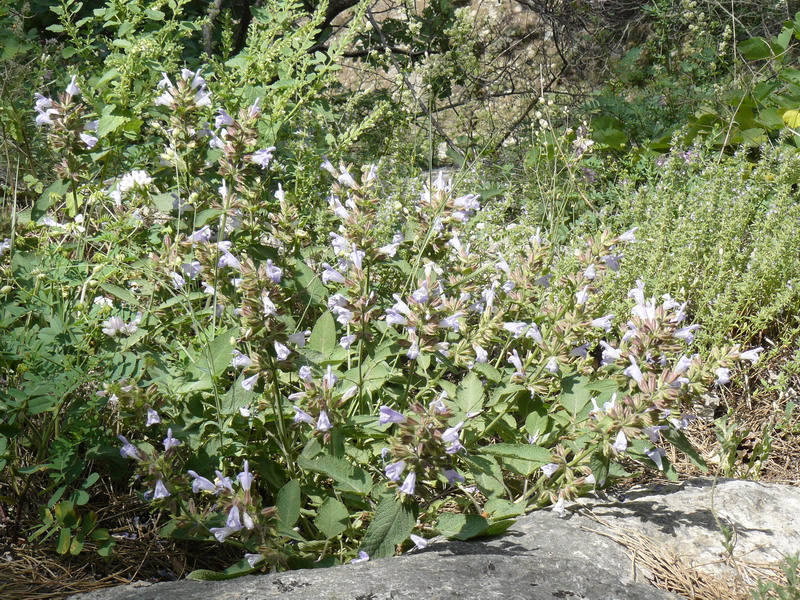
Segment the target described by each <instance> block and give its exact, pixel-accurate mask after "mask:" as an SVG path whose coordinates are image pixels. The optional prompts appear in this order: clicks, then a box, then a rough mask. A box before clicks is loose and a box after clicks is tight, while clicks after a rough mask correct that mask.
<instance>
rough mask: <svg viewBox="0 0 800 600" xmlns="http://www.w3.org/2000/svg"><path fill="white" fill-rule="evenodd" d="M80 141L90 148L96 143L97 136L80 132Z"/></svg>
mask: <svg viewBox="0 0 800 600" xmlns="http://www.w3.org/2000/svg"><path fill="white" fill-rule="evenodd" d="M81 141H82V142H83V143H84V144H85V145H86V147H87V148H88V149H89V150H91V149H92V148H94V147H95V146H96V145H97V138H96V137H95V136H93V135H91V134H88V133H81Z"/></svg>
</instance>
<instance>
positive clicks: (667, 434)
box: [661, 427, 708, 473]
mask: <svg viewBox="0 0 800 600" xmlns="http://www.w3.org/2000/svg"><path fill="white" fill-rule="evenodd" d="M661 435H663V436H664V438H666V440H667V441H668V442H670V443H671V444H672V445H673V446H675V447H676V448H677V449H678V450H680V451H681V452H683V453H684V454H685V455H686V456H688V457H689V460H691V461H692V463H693V464H694V465H695V466H696V467H697V468H698V469H700V470H701V471H703V473H706V472H708V465H707V464H706V461H705V460H703V457H702V456H700V453H699V452H698V451H697V450H696V449H695V447H694V446H692V443H691V442H690V441H689V440H688V439H687V438H686V436H685V435H683V432H682V431H680V430H679V429H673V428H672V427H670V428H669V429H665V430H663V431H662V432H661Z"/></svg>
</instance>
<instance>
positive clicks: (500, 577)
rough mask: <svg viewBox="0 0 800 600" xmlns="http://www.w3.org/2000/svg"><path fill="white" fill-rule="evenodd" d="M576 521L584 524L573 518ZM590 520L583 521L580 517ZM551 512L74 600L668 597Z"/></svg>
mask: <svg viewBox="0 0 800 600" xmlns="http://www.w3.org/2000/svg"><path fill="white" fill-rule="evenodd" d="M581 519H582V518H581ZM586 521H587V522H588V519H587V520H586ZM576 522H577V519H559V518H558V517H557V516H556V515H554V514H553V513H550V512H541V513H536V514H535V515H531V516H528V517H524V518H522V519H520V520H519V521H518V522H517V523H516V524H515V525H514V526H513V527H512V528H511V529H509V530H508V531H507V532H506V533H505V534H504V535H502V536H500V537H497V538H494V539H489V540H476V541H469V542H459V541H446V540H439V541H435V542H433V543H432V544H431V545H430V546H429V547H428V548H427V549H425V550H424V551H421V552H414V553H410V554H407V555H405V556H400V557H394V558H384V559H380V560H374V561H369V562H364V563H358V564H354V565H343V566H340V567H333V568H330V569H310V570H303V571H289V572H284V573H277V574H273V575H260V576H247V577H241V578H239V579H234V580H229V581H219V582H216V581H215V582H206V581H202V582H201V581H175V582H169V583H158V584H154V585H150V586H147V587H144V586H141V585H139V586H136V587H133V586H122V587H117V588H111V589H106V590H99V591H95V592H91V593H89V594H83V595H80V596H73V598H76V599H77V598H80V600H160V599H176V600H177V599H180V600H209V599H219V600H267V599H278V598H280V599H281V600H312V599H317V598H319V599H328V600H390V599H391V600H423V599H424V600H439V599H440V600H457V599H458V600H493V599H497V600H553V599H559V598H563V599H565V600H674V599H676V598H678V596H675V595H673V594H669V593H667V592H662V591H660V590H656V589H654V588H652V587H650V586H649V585H647V584H646V583H645V582H643V581H634V580H633V575H634V571H633V569H632V563H631V559H630V558H629V556H628V553H627V552H626V551H625V549H624V548H622V547H621V546H619V545H618V544H616V543H615V542H613V541H611V540H609V539H608V538H606V537H603V536H601V535H597V534H592V533H589V532H586V531H584V530H582V529H581V528H579V527H576Z"/></svg>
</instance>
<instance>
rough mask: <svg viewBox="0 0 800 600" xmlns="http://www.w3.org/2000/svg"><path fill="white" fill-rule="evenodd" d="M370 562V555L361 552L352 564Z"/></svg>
mask: <svg viewBox="0 0 800 600" xmlns="http://www.w3.org/2000/svg"><path fill="white" fill-rule="evenodd" d="M368 560H369V554H367V553H366V552H364V551H363V550H360V551H359V553H358V558H354V559H353V560H351V561H350V562H351V563H352V564H356V563H360V562H366V561H368Z"/></svg>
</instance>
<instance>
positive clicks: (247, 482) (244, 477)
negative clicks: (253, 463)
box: [236, 460, 254, 491]
mask: <svg viewBox="0 0 800 600" xmlns="http://www.w3.org/2000/svg"><path fill="white" fill-rule="evenodd" d="M236 479H237V480H238V481H239V485H241V486H242V489H243V490H244V491H248V490H249V489H250V486H251V485H252V484H253V479H254V476H253V474H252V473H251V472H250V461H248V460H245V461H244V470H243V471H242V472H241V473H239V474H238V475H237V476H236Z"/></svg>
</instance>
